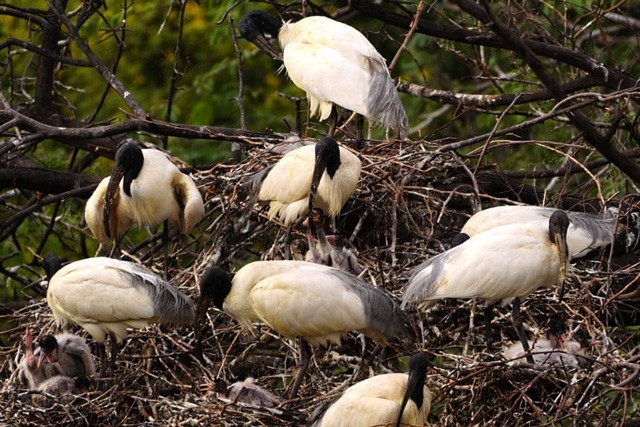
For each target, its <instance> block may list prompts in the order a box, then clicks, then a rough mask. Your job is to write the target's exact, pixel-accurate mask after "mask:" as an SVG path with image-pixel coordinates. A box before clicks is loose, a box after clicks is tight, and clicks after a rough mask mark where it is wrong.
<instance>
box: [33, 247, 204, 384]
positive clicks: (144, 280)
mask: <svg viewBox="0 0 640 427" xmlns="http://www.w3.org/2000/svg"><path fill="white" fill-rule="evenodd" d="M43 266H44V268H45V271H46V272H47V276H48V277H49V286H48V289H47V304H48V305H49V307H50V308H51V311H52V312H53V315H54V317H55V320H56V323H57V324H58V326H64V325H66V324H67V323H74V324H76V325H79V326H80V327H82V328H83V329H84V330H86V331H87V332H88V333H89V335H91V337H92V338H93V339H94V340H95V341H96V342H97V343H98V349H99V350H100V359H101V362H102V372H101V373H102V375H104V374H105V371H106V354H105V349H104V341H105V338H106V335H107V334H108V335H109V336H110V338H111V363H110V366H109V373H110V374H113V371H114V370H115V359H116V354H117V352H118V346H119V345H120V343H121V342H122V341H123V340H124V339H125V338H126V337H127V335H128V333H127V328H144V327H146V326H147V325H149V324H151V323H174V324H184V323H192V322H193V319H194V315H195V310H194V306H193V302H192V301H191V299H190V298H189V297H188V296H186V295H185V294H183V293H182V292H180V291H179V290H178V289H176V288H175V287H173V286H172V285H171V284H169V283H167V282H165V281H164V280H163V279H161V278H160V277H159V276H158V275H156V274H155V273H153V272H152V271H151V270H148V269H147V268H145V267H143V266H141V265H138V264H134V263H131V262H127V261H120V260H116V259H112V258H105V257H96V258H87V259H83V260H80V261H76V262H72V263H70V264H68V265H66V266H64V267H62V268H60V267H61V263H60V259H59V258H58V257H56V256H55V255H53V254H49V255H47V256H46V257H45V258H44V260H43ZM43 354H44V353H43Z"/></svg>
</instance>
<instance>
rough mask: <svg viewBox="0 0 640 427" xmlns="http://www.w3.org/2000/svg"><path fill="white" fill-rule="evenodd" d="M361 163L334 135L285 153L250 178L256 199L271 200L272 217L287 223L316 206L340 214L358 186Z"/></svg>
mask: <svg viewBox="0 0 640 427" xmlns="http://www.w3.org/2000/svg"><path fill="white" fill-rule="evenodd" d="M361 166H362V162H361V161H360V159H359V158H358V156H356V155H355V154H353V153H352V152H351V151H349V150H348V149H346V148H344V147H341V146H339V145H338V143H337V141H336V140H335V139H333V138H331V137H325V138H323V139H322V140H320V142H318V143H317V144H310V145H305V146H302V147H300V148H297V149H295V150H292V151H289V152H288V153H286V154H285V155H284V156H283V157H282V158H281V159H280V160H279V161H278V162H277V163H275V164H274V165H273V166H271V167H269V168H267V169H265V170H263V171H262V172H260V173H258V174H256V175H254V176H253V177H252V178H251V182H250V187H251V189H252V192H253V198H252V201H251V202H252V203H251V205H252V204H253V202H255V201H259V202H268V203H269V217H270V218H274V217H275V216H276V215H277V216H278V217H279V218H280V219H281V220H282V221H283V222H284V224H285V225H286V226H291V225H292V224H293V223H294V222H295V221H296V220H297V219H298V218H300V217H302V216H304V215H306V214H307V213H308V212H309V210H310V209H313V208H314V207H316V208H320V209H322V210H323V211H324V212H326V213H327V214H328V215H329V216H331V217H332V218H335V217H337V216H338V215H339V214H340V211H341V210H342V207H343V206H344V204H345V203H346V202H347V200H349V197H350V196H351V194H353V192H354V191H355V189H356V186H357V185H358V180H359V179H360V169H361Z"/></svg>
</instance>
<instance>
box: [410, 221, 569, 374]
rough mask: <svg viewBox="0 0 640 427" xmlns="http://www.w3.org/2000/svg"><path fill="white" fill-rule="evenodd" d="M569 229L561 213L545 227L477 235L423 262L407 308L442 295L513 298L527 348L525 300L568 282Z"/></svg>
mask: <svg viewBox="0 0 640 427" xmlns="http://www.w3.org/2000/svg"><path fill="white" fill-rule="evenodd" d="M568 227H569V218H568V217H567V215H566V214H565V213H564V212H563V211H556V212H554V213H553V214H552V215H551V217H550V218H549V220H548V222H547V223H546V224H545V225H543V224H542V223H539V222H532V223H523V224H511V225H505V226H502V227H497V228H493V229H491V230H487V231H485V232H484V233H480V234H477V235H475V236H473V237H471V238H470V239H468V240H467V241H465V242H464V243H462V244H460V245H459V246H455V247H453V248H451V249H449V250H448V251H446V252H443V253H441V254H440V255H437V256H435V257H433V258H431V259H429V260H428V261H426V262H425V263H423V264H422V265H420V266H419V267H418V268H417V269H416V273H415V274H414V275H413V277H412V278H411V280H410V281H409V283H408V284H407V285H406V287H405V293H404V296H403V298H402V307H403V308H404V307H406V306H408V305H414V304H418V303H422V302H424V301H428V300H435V299H442V298H482V299H486V300H489V301H492V302H493V301H500V300H507V301H508V300H513V323H514V326H515V327H516V330H517V331H518V335H519V337H520V341H521V342H522V344H523V347H524V349H525V350H528V341H527V337H526V335H525V333H524V329H523V328H522V319H521V318H520V298H521V297H525V296H527V295H529V294H530V293H531V292H533V291H535V290H536V289H537V288H539V287H541V286H553V285H556V284H561V283H563V281H564V278H565V274H566V271H567V268H568V265H567V261H568V255H567V242H566V237H567V228H568ZM505 302H506V301H505ZM489 325H490V323H488V324H487V326H488V328H487V329H489ZM530 362H531V363H533V362H532V360H531V361H530Z"/></svg>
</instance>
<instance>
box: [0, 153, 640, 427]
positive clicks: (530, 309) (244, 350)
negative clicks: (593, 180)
mask: <svg viewBox="0 0 640 427" xmlns="http://www.w3.org/2000/svg"><path fill="white" fill-rule="evenodd" d="M432 149H433V147H427V146H425V145H421V144H418V143H398V142H394V143H381V144H378V145H375V146H370V147H368V148H367V149H366V150H364V151H363V152H362V153H360V155H361V158H362V160H363V169H362V178H361V183H360V185H359V187H358V189H357V190H356V193H355V194H354V196H353V197H352V198H351V200H350V201H349V202H348V203H347V205H346V206H345V207H344V209H343V211H342V215H341V216H340V218H339V219H338V221H337V228H338V230H339V231H340V232H341V233H343V235H344V236H345V237H346V240H347V241H348V245H349V246H350V247H351V248H352V249H357V251H358V253H359V256H358V260H359V264H360V266H361V267H363V268H365V272H364V276H363V277H364V279H365V280H367V281H368V282H370V283H372V284H373V285H375V286H379V287H382V288H384V289H386V290H387V291H388V292H390V293H391V294H394V295H395V296H396V297H399V296H400V293H401V286H402V285H403V284H404V283H406V281H407V279H408V277H409V276H410V274H411V269H412V267H414V266H417V265H418V264H420V263H421V262H422V261H424V260H425V259H426V258H427V257H430V256H432V255H433V254H436V253H439V252H441V251H442V250H444V249H446V248H447V247H448V241H449V239H450V238H451V236H453V235H454V234H455V233H456V231H457V230H459V228H460V226H461V224H462V223H463V222H464V220H465V218H466V216H468V214H469V212H470V208H471V206H474V205H475V204H477V203H478V198H477V197H478V196H477V195H475V194H474V192H473V191H472V190H471V189H472V188H473V186H472V185H471V183H470V182H468V171H465V170H464V169H463V167H462V166H461V162H460V160H459V159H457V158H456V157H455V156H452V155H446V156H444V155H440V156H432V155H431V154H430V153H431V152H432ZM248 156H249V157H248V158H247V159H246V160H245V161H244V162H243V163H241V164H239V165H218V166H216V167H214V168H213V169H211V170H207V171H203V172H196V173H195V174H194V178H195V179H196V181H197V182H198V186H199V188H200V190H201V191H202V192H203V193H204V196H205V200H206V212H207V215H206V218H205V219H204V221H203V222H202V223H201V224H200V225H199V227H198V229H197V230H195V231H194V232H193V233H192V235H191V236H189V237H187V238H183V237H182V238H181V237H177V238H175V239H174V240H173V241H172V242H171V243H170V246H169V252H170V260H171V268H170V274H169V276H170V278H171V282H172V283H173V284H174V285H175V286H177V287H178V288H180V289H182V290H183V291H185V292H186V293H188V294H189V295H190V296H191V297H193V298H194V299H195V298H196V297H197V294H198V292H197V283H198V280H199V278H200V277H201V276H202V274H203V273H204V271H205V270H206V269H207V268H208V267H209V266H211V265H218V266H222V267H227V268H231V269H233V270H235V269H237V268H239V267H240V266H241V265H243V264H244V263H246V262H248V261H249V260H253V259H278V258H281V257H282V252H283V247H282V245H283V239H284V228H283V227H282V226H281V225H279V224H276V223H274V222H272V221H269V220H268V219H267V217H266V209H259V208H258V207H254V209H253V210H252V211H251V210H248V209H247V206H246V201H247V200H248V199H249V198H248V197H247V195H246V194H245V189H246V187H245V183H246V182H247V179H248V178H249V177H250V176H251V175H252V174H254V173H256V172H258V171H260V170H261V169H262V168H264V167H265V166H266V165H268V164H271V163H272V162H274V161H276V160H277V158H278V157H279V156H280V155H279V154H277V153H273V152H270V151H269V150H265V149H258V148H255V149H253V150H252V151H251V152H250V153H249V154H248ZM465 177H467V178H465ZM461 190H462V191H461ZM465 191H466V192H465ZM489 199H492V198H491V197H487V198H485V199H483V200H489ZM493 199H494V200H495V201H496V202H497V203H504V200H498V199H496V198H493ZM452 207H455V209H453V208H452ZM248 211H250V212H251V214H250V215H246V213H247V212H248ZM241 218H242V219H241ZM72 231H73V230H72ZM60 232H61V233H66V232H71V231H69V229H68V228H65V229H64V230H62V231H60ZM74 232H75V231H74ZM294 240H297V241H300V242H306V241H305V240H304V235H303V233H302V232H300V231H297V232H295V233H294ZM294 243H295V242H294ZM305 245H306V243H302V244H299V245H297V246H298V247H303V248H304V247H305ZM294 246H296V245H295V244H294ZM125 247H127V244H126V243H125ZM128 247H129V251H128V252H129V254H130V255H131V257H132V258H133V259H134V260H138V261H140V262H142V263H144V264H145V265H146V266H148V267H150V268H152V269H153V270H155V271H156V272H157V273H159V274H161V272H162V270H163V262H164V257H163V251H162V250H161V245H160V244H159V240H154V239H148V241H147V242H146V244H144V245H142V244H138V245H134V244H133V243H132V242H129V246H128ZM294 255H295V254H294ZM607 255H608V254H601V255H600V256H596V257H593V258H592V259H590V260H585V261H580V262H579V263H578V264H576V266H575V267H574V269H573V276H572V277H571V278H570V279H569V281H568V283H567V284H566V292H565V295H564V299H563V300H562V302H559V300H558V297H557V292H556V291H554V290H551V289H546V290H540V291H538V292H537V293H535V294H534V295H532V296H530V297H529V298H528V299H526V301H525V302H524V304H523V316H524V322H525V329H526V330H527V331H528V333H529V335H530V336H532V335H534V334H539V335H542V334H543V333H544V331H545V330H546V329H545V328H546V324H547V322H548V318H549V316H550V315H551V314H558V315H560V316H562V317H563V318H564V319H565V320H566V321H567V323H568V325H569V327H570V330H571V331H572V332H573V333H574V334H576V335H582V336H583V337H587V338H588V339H586V340H585V341H590V340H594V342H595V344H593V345H592V346H591V347H590V348H588V349H586V350H585V351H586V355H587V360H588V361H589V362H590V363H589V365H590V366H588V367H583V368H577V369H564V368H559V367H557V368H545V369H538V368H531V367H511V366H508V365H507V363H506V361H505V360H504V359H502V358H501V357H500V355H499V350H500V347H501V346H502V347H506V346H507V345H509V344H510V343H511V342H513V341H515V340H517V336H516V334H515V331H514V330H513V328H512V326H511V321H510V313H509V311H508V309H505V308H498V309H497V311H498V312H499V315H498V316H497V318H496V319H494V331H495V332H499V333H501V334H502V336H501V337H496V340H495V341H496V342H497V345H496V347H497V350H496V352H495V353H488V352H487V351H486V346H485V344H484V342H483V338H484V328H483V323H482V313H481V310H472V309H473V305H474V304H473V302H471V301H462V300H446V301H440V302H436V303H434V304H433V305H432V306H431V307H429V308H428V309H427V310H426V311H422V312H421V314H419V316H420V318H421V322H420V324H421V325H422V326H423V343H422V347H423V348H424V349H425V351H427V352H428V353H429V354H430V355H432V356H433V358H434V363H435V367H434V369H432V370H431V371H430V373H429V374H428V378H427V384H428V386H429V387H430V389H431V390H432V392H433V393H434V396H435V398H434V404H433V407H432V414H431V415H430V417H429V421H430V423H432V424H433V425H490V424H491V425H555V424H557V423H563V424H571V423H575V424H578V425H607V424H612V423H613V421H614V420H616V421H619V420H622V419H627V420H628V419H633V418H638V417H640V413H639V412H640V409H639V405H640V403H639V398H638V389H639V388H640V386H639V384H640V382H639V381H638V376H639V374H640V362H639V360H640V355H639V352H640V347H639V346H638V338H637V333H636V332H637V327H636V326H634V325H637V323H638V322H637V320H638V319H637V317H638V313H637V308H638V301H639V297H638V286H637V284H636V283H635V280H636V277H637V274H638V264H637V257H633V256H632V257H631V258H630V260H629V259H626V260H624V261H622V266H617V267H613V265H614V264H613V263H611V264H609V263H608V257H607ZM297 256H301V255H297ZM471 311H474V312H475V316H474V318H473V322H474V324H475V328H474V330H473V333H472V334H469V324H470V313H471ZM3 318H4V320H5V321H8V324H9V328H8V330H7V332H6V336H9V337H10V342H9V344H8V346H5V347H3V348H2V352H3V353H4V356H5V357H4V358H3V360H4V362H3V363H2V365H1V366H0V372H1V374H2V377H3V378H4V382H3V387H2V390H1V392H0V396H1V399H2V401H3V402H4V404H3V405H2V412H1V413H0V423H6V424H11V425H27V424H39V425H53V424H55V425H111V424H113V425H116V424H117V425H141V424H143V423H144V424H158V425H229V426H243V425H268V426H275V425H304V424H306V423H307V422H308V420H309V418H310V416H311V414H312V413H313V411H314V410H315V409H316V408H318V407H320V406H321V405H323V404H326V403H328V402H329V401H330V400H331V399H333V398H335V397H338V396H339V395H340V393H341V392H342V391H344V389H346V388H347V387H348V386H349V385H351V384H353V383H355V382H357V381H360V380H363V379H365V378H368V377H369V376H372V375H376V374H380V373H386V372H398V371H404V370H406V362H407V359H406V358H404V357H402V356H403V355H398V354H397V353H395V352H394V350H391V349H385V350H380V349H379V348H378V347H376V345H375V344H374V343H373V342H371V341H370V340H369V339H365V338H363V337H362V336H358V335H357V334H354V333H352V334H349V335H347V336H346V337H345V338H344V339H343V344H342V346H340V347H335V346H334V347H330V348H329V349H316V352H315V356H314V358H313V360H312V366H311V367H310V369H309V371H308V373H307V375H306V377H305V380H304V382H303V385H302V388H301V391H300V397H299V398H297V399H295V400H293V401H286V402H285V404H284V405H283V406H282V407H280V408H276V409H270V408H257V407H250V406H246V405H241V404H228V403H225V402H223V401H221V400H219V399H218V398H217V397H216V396H215V394H214V393H204V392H201V391H200V385H201V384H202V383H204V382H206V381H212V380H214V379H215V378H218V377H223V378H225V379H226V380H228V381H235V380H237V379H244V378H245V377H247V376H253V377H255V378H256V380H257V383H258V384H260V385H261V386H263V387H264V388H266V389H267V390H270V391H271V392H273V393H274V394H276V395H282V396H284V395H286V385H288V384H289V383H290V381H291V379H292V376H293V375H295V360H296V357H297V354H296V347H295V346H294V345H292V343H291V342H288V341H286V340H282V339H281V338H280V337H278V336H277V334H276V333H274V332H273V331H272V330H270V329H269V328H268V327H266V326H262V327H259V328H258V334H257V335H256V336H251V335H247V334H246V333H245V332H243V331H242V330H241V329H240V327H239V325H238V324H236V323H235V322H234V321H233V320H232V319H231V318H229V317H228V316H227V315H225V314H224V313H221V312H219V311H217V310H210V312H209V316H208V321H207V325H206V326H205V328H204V353H205V357H206V361H205V362H204V363H201V362H200V361H198V360H197V358H195V357H194V356H193V355H192V354H191V350H192V348H193V344H194V342H193V331H192V329H191V328H188V327H182V328H175V327H172V326H170V325H168V326H156V327H150V328H148V329H145V330H136V331H132V333H131V335H130V338H129V339H128V340H127V341H126V343H125V346H124V348H123V349H122V350H121V352H120V354H119V355H118V360H117V374H116V377H115V378H112V379H96V380H95V382H94V386H93V389H92V391H90V392H89V393H88V394H84V395H82V396H79V397H78V398H76V399H75V400H74V401H73V402H71V403H67V402H66V400H65V401H64V402H63V401H61V402H60V403H57V404H54V405H53V407H51V408H42V407H38V406H36V405H34V404H33V403H32V399H31V395H32V394H33V393H32V392H29V391H27V390H26V389H25V388H24V387H23V386H22V385H20V384H19V382H18V380H17V373H16V365H17V363H18V361H19V360H20V357H21V351H20V343H21V339H22V336H23V335H24V331H25V326H26V325H31V328H32V330H33V331H34V332H35V333H36V334H37V333H39V334H40V335H43V334H46V333H50V332H54V331H55V327H54V323H53V317H52V314H51V311H50V310H49V308H48V306H47V305H46V303H45V302H44V301H43V300H32V301H31V302H30V303H29V305H27V306H25V307H23V308H21V309H20V310H17V311H13V312H11V313H10V314H8V315H5V316H3ZM76 332H77V333H80V334H85V333H84V332H82V331H76ZM85 336H86V334H85ZM595 340H597V341H595ZM88 341H89V342H90V345H91V348H92V350H93V351H94V354H95V345H94V343H93V342H92V340H91V339H90V338H89V339H88Z"/></svg>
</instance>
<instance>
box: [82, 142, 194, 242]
mask: <svg viewBox="0 0 640 427" xmlns="http://www.w3.org/2000/svg"><path fill="white" fill-rule="evenodd" d="M203 215H204V202H203V201H202V196H201V195H200V192H199V191H198V188H197V187H196V185H195V183H194V182H193V180H192V179H191V178H190V177H188V176H187V175H185V174H183V173H182V172H180V170H179V169H178V168H177V167H176V166H175V165H174V164H173V163H172V162H171V161H170V160H169V158H168V157H167V155H166V154H165V153H163V152H161V151H159V150H155V149H144V150H142V149H140V147H138V145H137V144H135V143H133V142H127V143H125V144H123V145H121V146H120V148H118V151H117V152H116V162H115V167H114V169H113V172H112V173H111V176H110V177H107V178H104V179H103V180H102V181H101V182H100V184H99V185H98V188H96V190H95V191H94V192H93V194H92V195H91V197H90V198H89V200H88V201H87V204H86V207H85V210H84V216H85V219H86V221H87V224H88V225H89V228H90V229H91V231H92V232H93V235H94V236H96V238H97V239H98V240H99V241H100V243H104V242H106V241H107V240H109V239H111V238H119V237H120V236H122V235H123V234H124V233H125V232H126V231H127V230H128V229H129V227H131V226H132V225H133V224H136V225H138V226H155V225H158V224H160V223H162V222H164V221H168V223H169V226H170V227H173V228H177V229H179V230H180V231H181V232H182V233H183V234H185V235H187V234H189V233H190V232H191V229H192V228H193V227H194V226H195V225H196V224H197V223H198V222H199V221H200V220H201V219H202V217H203Z"/></svg>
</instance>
